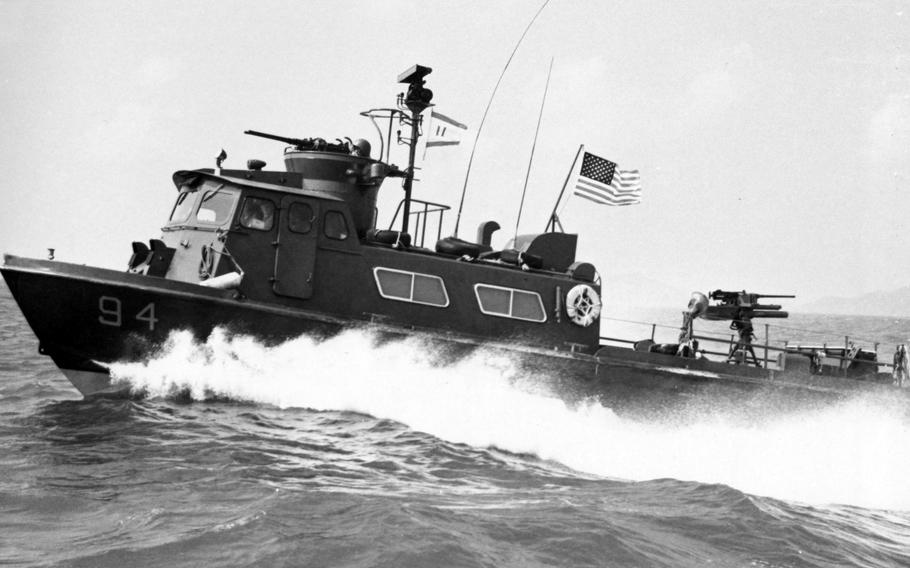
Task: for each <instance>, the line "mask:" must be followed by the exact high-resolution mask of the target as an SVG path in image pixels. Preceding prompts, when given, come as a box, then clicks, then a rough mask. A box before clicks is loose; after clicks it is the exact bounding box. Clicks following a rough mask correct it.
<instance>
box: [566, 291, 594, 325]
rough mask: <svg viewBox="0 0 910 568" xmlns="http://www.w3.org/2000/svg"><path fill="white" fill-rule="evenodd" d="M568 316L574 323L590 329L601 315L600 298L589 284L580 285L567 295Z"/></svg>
mask: <svg viewBox="0 0 910 568" xmlns="http://www.w3.org/2000/svg"><path fill="white" fill-rule="evenodd" d="M566 314H567V315H568V316H569V319H571V320H572V323H574V324H575V325H580V326H581V327H588V326H589V325H591V324H592V323H594V320H596V319H597V317H598V316H599V315H600V296H598V295H597V292H596V291H595V290H594V288H591V287H590V286H588V285H587V284H579V285H577V286H575V287H574V288H572V289H571V290H569V293H568V294H566Z"/></svg>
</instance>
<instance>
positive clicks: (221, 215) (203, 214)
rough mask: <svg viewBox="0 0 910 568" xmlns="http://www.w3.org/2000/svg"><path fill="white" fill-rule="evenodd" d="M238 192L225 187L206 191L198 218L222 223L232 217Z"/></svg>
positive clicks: (204, 221)
mask: <svg viewBox="0 0 910 568" xmlns="http://www.w3.org/2000/svg"><path fill="white" fill-rule="evenodd" d="M236 201H237V194H236V193H234V192H232V191H227V190H225V189H221V188H219V189H215V190H212V191H206V192H205V193H204V194H203V195H202V200H201V201H200V203H199V210H198V211H197V212H196V220H197V221H201V222H203V223H212V224H215V225H221V224H223V223H224V222H226V221H227V220H228V219H230V217H231V211H233V209H234V203H236Z"/></svg>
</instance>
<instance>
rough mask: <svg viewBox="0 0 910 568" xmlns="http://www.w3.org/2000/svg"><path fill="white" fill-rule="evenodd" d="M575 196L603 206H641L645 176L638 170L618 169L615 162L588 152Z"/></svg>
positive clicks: (576, 185) (577, 182) (579, 174)
mask: <svg viewBox="0 0 910 568" xmlns="http://www.w3.org/2000/svg"><path fill="white" fill-rule="evenodd" d="M575 195H577V196H579V197H584V198H585V199H588V200H591V201H593V202H595V203H599V204H601V205H615V206H623V205H634V204H636V203H641V176H640V174H639V172H638V170H620V169H617V165H616V164H615V163H614V162H611V161H609V160H605V159H603V158H601V157H599V156H595V155H594V154H589V153H587V152H585V155H584V159H583V160H582V164H581V169H580V170H579V173H578V178H577V180H576V182H575Z"/></svg>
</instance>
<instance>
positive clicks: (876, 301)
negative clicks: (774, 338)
mask: <svg viewBox="0 0 910 568" xmlns="http://www.w3.org/2000/svg"><path fill="white" fill-rule="evenodd" d="M794 308H795V310H793V311H801V312H813V313H820V314H842V315H847V316H884V317H910V286H904V287H903V288H898V289H897V290H879V291H876V292H870V293H869V294H864V295H862V296H856V297H853V298H836V297H827V298H822V299H820V300H815V301H812V302H807V303H805V304H799V305H798V306H795V307H794Z"/></svg>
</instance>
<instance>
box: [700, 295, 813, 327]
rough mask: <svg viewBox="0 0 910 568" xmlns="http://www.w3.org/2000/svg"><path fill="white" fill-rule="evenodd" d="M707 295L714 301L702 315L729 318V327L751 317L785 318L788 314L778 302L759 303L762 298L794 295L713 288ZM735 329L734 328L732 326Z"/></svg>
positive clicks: (721, 318) (711, 317)
mask: <svg viewBox="0 0 910 568" xmlns="http://www.w3.org/2000/svg"><path fill="white" fill-rule="evenodd" d="M708 297H709V298H710V299H712V300H714V301H715V302H717V303H716V304H714V305H708V306H707V307H706V309H705V312H704V314H702V317H704V318H705V319H707V320H730V321H731V322H732V323H731V324H730V327H731V328H734V324H736V323H737V322H743V321H748V320H751V319H752V318H786V317H788V316H789V315H790V314H788V313H787V312H782V311H780V309H781V305H780V304H760V303H759V300H761V299H762V298H795V297H796V296H790V295H781V294H753V293H749V292H746V291H745V290H743V291H742V292H730V291H727V290H714V291H713V292H711V293H710V294H709V295H708ZM734 329H735V328H734Z"/></svg>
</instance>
